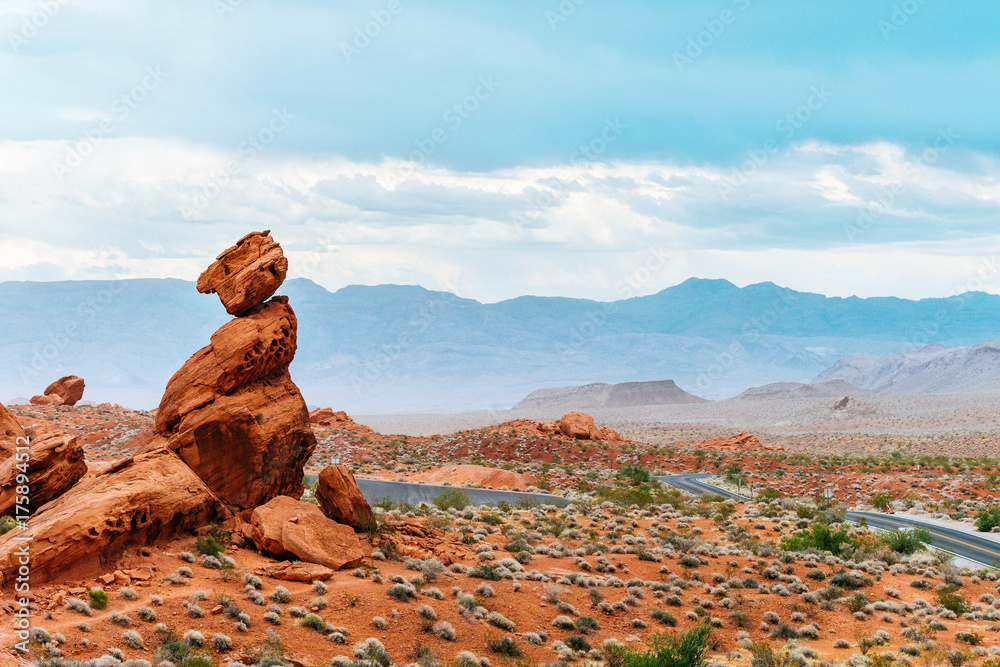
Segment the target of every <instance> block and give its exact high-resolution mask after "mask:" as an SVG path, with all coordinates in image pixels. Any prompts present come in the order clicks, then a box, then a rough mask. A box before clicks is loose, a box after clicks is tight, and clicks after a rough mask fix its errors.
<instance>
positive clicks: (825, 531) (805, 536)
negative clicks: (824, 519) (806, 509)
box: [781, 522, 860, 555]
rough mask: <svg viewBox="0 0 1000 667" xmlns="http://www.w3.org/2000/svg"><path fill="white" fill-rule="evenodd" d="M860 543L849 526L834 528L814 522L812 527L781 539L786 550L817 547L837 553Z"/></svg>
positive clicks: (805, 549) (804, 549) (820, 549)
mask: <svg viewBox="0 0 1000 667" xmlns="http://www.w3.org/2000/svg"><path fill="white" fill-rule="evenodd" d="M859 545H860V542H859V541H858V540H857V538H855V537H853V536H852V535H851V533H850V531H849V530H848V529H847V528H838V529H833V528H831V527H830V526H829V525H828V524H825V523H818V522H817V523H814V524H813V525H812V527H811V528H807V529H805V530H800V531H799V532H797V533H795V534H794V535H791V536H789V537H784V538H782V539H781V548H782V549H784V550H785V551H808V550H809V549H817V550H819V551H829V552H830V553H832V554H834V555H836V554H839V553H841V550H842V549H844V548H845V547H846V548H854V547H857V546H859Z"/></svg>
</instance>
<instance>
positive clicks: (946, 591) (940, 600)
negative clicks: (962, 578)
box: [934, 584, 972, 616]
mask: <svg viewBox="0 0 1000 667" xmlns="http://www.w3.org/2000/svg"><path fill="white" fill-rule="evenodd" d="M957 590H958V587H957V586H955V585H954V584H951V585H948V586H945V587H944V588H942V589H941V590H940V591H938V593H937V596H936V597H935V599H934V601H935V603H936V604H937V606H939V607H944V608H945V609H947V610H948V611H950V612H952V613H954V614H956V615H958V616H961V615H962V614H965V613H968V612H970V611H972V607H971V606H970V605H969V603H968V601H966V599H965V597H964V596H962V594H960V593H956V592H955V591H957Z"/></svg>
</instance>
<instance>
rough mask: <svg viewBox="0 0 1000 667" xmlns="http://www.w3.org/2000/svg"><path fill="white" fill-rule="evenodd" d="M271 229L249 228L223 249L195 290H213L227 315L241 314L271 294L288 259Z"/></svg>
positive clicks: (208, 291)
mask: <svg viewBox="0 0 1000 667" xmlns="http://www.w3.org/2000/svg"><path fill="white" fill-rule="evenodd" d="M270 233H271V232H270V231H264V232H251V233H250V234H247V235H246V236H244V237H243V238H241V239H240V240H239V241H237V242H236V245H234V246H233V247H231V248H227V249H226V250H224V251H222V253H221V254H219V256H218V257H217V258H216V260H215V262H214V263H213V264H212V265H211V266H210V267H208V268H207V269H205V271H204V273H202V274H201V276H200V277H199V278H198V291H199V292H201V293H202V294H210V293H212V292H215V293H216V294H218V295H219V300H220V301H222V305H223V306H225V308H226V312H227V313H229V314H230V315H240V314H242V313H243V312H244V311H247V310H249V309H250V308H253V307H254V306H256V305H257V304H259V303H261V302H263V301H264V300H266V299H267V298H268V297H270V296H271V295H272V294H274V293H275V292H276V291H277V290H278V288H279V287H281V283H282V282H284V280H285V274H286V273H287V272H288V260H287V259H286V258H285V255H284V253H283V252H282V250H281V246H280V245H278V244H277V243H275V241H274V239H272V238H271V237H270Z"/></svg>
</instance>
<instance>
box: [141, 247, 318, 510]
mask: <svg viewBox="0 0 1000 667" xmlns="http://www.w3.org/2000/svg"><path fill="white" fill-rule="evenodd" d="M286 267H287V261H285V260H284V257H283V256H282V255H281V247H280V246H278V244H276V243H274V242H273V241H272V240H271V238H270V237H269V236H267V235H266V233H265V234H251V235H248V236H246V237H244V238H243V239H241V240H240V241H239V242H238V243H237V245H236V246H234V247H233V248H230V249H229V250H227V251H226V252H224V253H222V255H220V256H219V260H218V261H217V262H216V263H215V264H213V265H212V266H211V267H210V268H209V269H208V270H207V271H206V272H205V273H204V274H202V277H201V278H200V279H199V281H198V285H199V290H201V291H218V292H219V296H220V298H221V299H222V301H223V304H225V305H226V309H227V310H229V311H230V312H239V313H240V316H239V317H237V318H236V319H234V320H232V321H230V322H227V323H226V324H224V325H223V326H222V327H221V328H219V330H218V331H216V332H215V333H214V334H212V338H211V343H210V344H209V345H208V346H207V347H204V348H202V349H201V350H199V351H198V352H196V353H195V354H194V356H192V357H191V358H190V359H189V360H188V361H187V363H185V364H184V366H182V367H181V369H180V370H178V371H177V372H176V373H175V374H174V376H173V377H172V378H170V381H169V383H168V384H167V389H166V391H165V392H164V394H163V399H162V400H161V401H160V406H159V408H158V409H157V411H156V423H155V432H156V434H155V435H154V437H153V438H152V439H151V441H150V442H149V443H147V444H146V445H145V446H144V450H150V449H155V448H157V447H162V446H166V447H167V448H169V449H171V450H174V451H176V452H177V453H178V454H180V456H181V458H182V459H183V460H184V461H185V462H186V463H187V464H188V465H189V466H191V468H192V469H193V470H194V471H195V472H196V473H197V474H198V476H199V477H200V478H201V479H202V480H204V482H205V483H206V484H207V485H208V487H209V488H210V489H212V491H213V492H214V493H215V494H216V495H218V497H219V498H220V499H222V500H223V501H224V502H226V503H228V504H229V505H232V506H234V507H236V508H239V509H247V508H253V507H257V506H258V505H261V504H263V503H266V502H267V501H268V500H270V499H272V498H274V497H275V496H279V495H288V496H294V497H299V496H300V495H302V491H303V487H302V477H303V472H304V468H305V463H306V461H307V460H308V459H309V456H310V455H311V454H312V451H313V449H314V448H315V447H316V436H315V435H314V434H313V432H312V428H310V426H309V412H308V410H307V409H306V404H305V401H304V400H303V399H302V394H301V393H299V389H298V387H296V386H295V383H294V382H292V379H291V376H290V375H289V373H288V365H289V364H290V363H291V361H292V358H293V357H294V356H295V350H296V330H297V327H298V322H297V320H296V318H295V313H294V312H293V311H292V309H291V307H290V306H289V305H288V297H275V298H273V299H271V300H270V301H267V302H266V303H250V301H249V300H248V299H250V298H251V297H252V298H259V297H260V295H262V294H263V295H265V298H266V295H270V294H271V293H273V292H274V290H275V289H277V287H278V286H279V285H280V284H281V279H282V278H283V277H284V275H285V269H286ZM272 269H273V270H272ZM233 277H235V278H233ZM230 278H231V279H230ZM253 279H256V280H259V281H260V282H261V283H262V284H260V285H257V284H256V283H254V282H253ZM233 280H235V281H236V282H233ZM234 285H239V286H240V289H239V290H236V288H235V287H234ZM202 288H205V289H202ZM237 292H239V296H240V300H238V301H236V300H234V299H235V298H236V296H234V295H236V293H237Z"/></svg>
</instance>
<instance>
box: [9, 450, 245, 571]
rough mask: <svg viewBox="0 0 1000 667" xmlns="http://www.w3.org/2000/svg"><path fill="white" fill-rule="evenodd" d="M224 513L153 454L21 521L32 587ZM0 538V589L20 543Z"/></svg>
mask: <svg viewBox="0 0 1000 667" xmlns="http://www.w3.org/2000/svg"><path fill="white" fill-rule="evenodd" d="M224 515H225V508H224V507H223V505H222V503H220V502H219V499H218V498H217V497H216V496H215V494H213V493H212V492H211V491H210V490H209V489H208V487H207V486H205V484H204V483H203V482H202V481H201V480H200V479H198V476H197V475H195V474H194V472H193V471H192V470H191V469H190V468H189V467H188V466H187V465H186V464H185V463H184V462H183V461H181V459H180V458H179V457H178V456H177V455H176V454H174V453H173V452H171V451H169V450H167V449H162V448H161V449H157V450H154V451H151V452H146V453H144V454H140V455H138V456H135V457H133V458H128V459H125V460H124V461H121V462H120V463H118V464H117V465H115V466H114V467H112V468H110V469H109V470H107V471H105V472H104V473H102V474H100V475H95V476H94V477H87V478H85V479H83V480H81V481H80V482H78V483H77V484H75V485H74V486H73V487H72V488H70V489H69V490H68V491H66V492H65V493H64V494H63V495H62V496H61V497H59V499H58V500H56V501H55V502H50V503H48V504H46V505H44V506H42V508H41V509H39V510H38V511H37V512H36V513H35V514H34V515H33V516H32V517H31V520H30V521H29V524H28V525H29V529H30V532H31V535H32V540H31V542H30V545H31V547H30V550H31V581H32V584H35V583H40V582H42V581H45V580H47V579H51V578H52V577H53V575H56V574H58V575H59V576H60V577H61V578H63V580H66V579H68V578H72V577H73V576H76V575H80V576H83V575H85V574H90V573H92V572H96V571H97V570H99V569H105V570H106V569H107V567H108V566H109V565H111V564H113V563H114V561H115V559H116V558H118V557H119V556H120V555H121V554H122V552H123V551H124V550H125V549H126V548H128V547H130V546H134V545H135V546H138V545H147V544H151V543H152V542H154V541H155V540H157V539H160V538H166V537H174V536H176V535H178V534H180V533H182V532H189V531H192V530H194V529H195V528H197V527H199V526H202V525H204V524H206V523H209V522H210V521H212V520H213V519H215V518H216V517H217V516H224ZM20 533H21V531H19V530H12V531H10V532H9V533H7V534H6V535H3V536H0V586H3V587H4V589H5V590H9V588H7V587H8V586H9V585H10V584H11V582H12V579H13V577H14V573H15V572H16V571H17V569H18V567H19V566H20V564H19V558H20V556H19V551H20V550H21V549H22V547H23V546H24V544H25V543H24V542H22V541H20V540H17V539H16V537H17V536H18V535H19V534H20Z"/></svg>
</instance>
